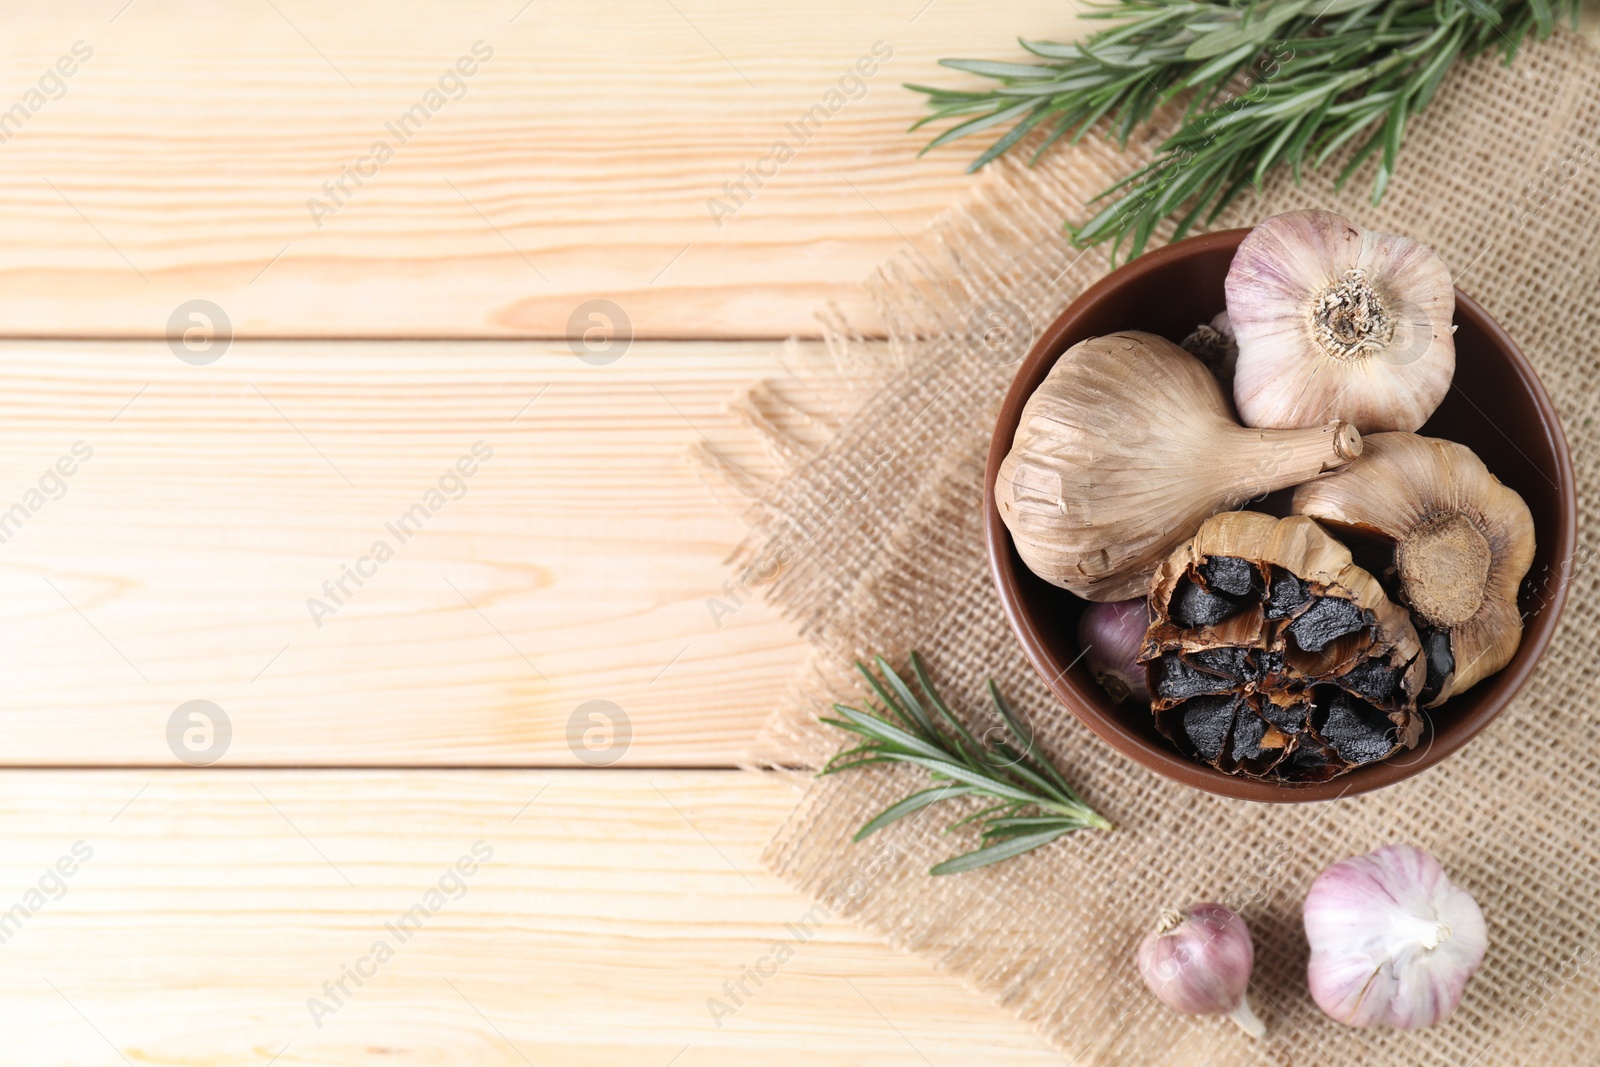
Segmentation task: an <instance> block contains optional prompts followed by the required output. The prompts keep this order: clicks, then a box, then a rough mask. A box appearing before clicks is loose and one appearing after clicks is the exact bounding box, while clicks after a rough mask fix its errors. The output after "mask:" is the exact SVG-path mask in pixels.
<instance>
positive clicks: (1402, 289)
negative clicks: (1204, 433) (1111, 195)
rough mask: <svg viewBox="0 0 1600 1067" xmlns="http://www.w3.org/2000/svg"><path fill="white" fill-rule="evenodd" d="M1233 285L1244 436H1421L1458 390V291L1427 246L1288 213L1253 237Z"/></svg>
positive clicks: (1237, 402) (1233, 270) (1238, 258)
mask: <svg viewBox="0 0 1600 1067" xmlns="http://www.w3.org/2000/svg"><path fill="white" fill-rule="evenodd" d="M1224 287H1225V289H1226V292H1227V300H1228V322H1229V325H1231V326H1232V328H1233V334H1234V339H1235V341H1236V342H1237V344H1238V347H1239V355H1238V359H1237V361H1236V363H1235V366H1234V375H1233V402H1234V406H1235V407H1236V408H1237V409H1238V412H1239V418H1240V420H1241V421H1243V422H1244V424H1245V425H1246V426H1256V427H1273V428H1279V429H1293V428H1298V427H1307V426H1322V425H1325V424H1326V423H1327V422H1329V421H1330V420H1333V419H1340V420H1343V421H1345V422H1348V423H1350V424H1351V425H1352V426H1354V427H1355V428H1356V429H1358V430H1360V431H1361V432H1362V433H1376V432H1379V431H1382V430H1406V431H1415V430H1416V429H1417V428H1418V427H1420V426H1421V425H1422V424H1423V423H1424V422H1426V421H1427V420H1428V416H1429V415H1432V414H1433V411H1434V409H1435V408H1437V407H1438V406H1439V402H1440V401H1441V400H1443V399H1444V396H1445V393H1447V392H1448V391H1449V389H1450V381H1451V378H1452V377H1453V376H1454V375H1455V369H1456V345H1455V334H1454V327H1453V326H1452V325H1451V319H1452V317H1453V316H1454V314H1455V307H1456V295H1455V288H1454V286H1453V285H1452V284H1451V281H1450V271H1449V270H1448V268H1446V267H1445V265H1444V260H1442V259H1440V258H1439V256H1438V254H1437V253H1435V252H1434V251H1433V250H1432V249H1431V248H1429V247H1428V246H1426V245H1424V244H1422V243H1421V242H1420V241H1413V240H1412V239H1411V238H1409V237H1397V236H1395V235H1393V234H1387V233H1374V232H1372V231H1370V230H1364V229H1362V228H1361V227H1359V226H1357V225H1356V224H1355V223H1353V222H1351V221H1350V220H1349V219H1347V218H1344V217H1343V216H1340V215H1335V214H1333V213H1332V212H1331V211H1290V212H1287V213H1285V214H1282V215H1274V216H1273V217H1272V218H1269V219H1267V220H1266V221H1265V222H1263V223H1261V225H1259V226H1257V227H1256V228H1255V229H1253V230H1251V231H1250V233H1249V235H1248V236H1246V237H1245V239H1244V241H1243V242H1242V243H1241V244H1240V245H1239V251H1238V252H1236V253H1235V254H1234V257H1233V263H1232V265H1231V266H1230V267H1229V268H1228V277H1227V279H1226V282H1225V283H1224Z"/></svg>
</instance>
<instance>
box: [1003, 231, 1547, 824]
mask: <svg viewBox="0 0 1600 1067" xmlns="http://www.w3.org/2000/svg"><path fill="white" fill-rule="evenodd" d="M1249 232H1250V230H1249V228H1242V229H1233V230H1218V231H1215V232H1212V233H1204V234H1199V235H1196V236H1193V237H1187V238H1184V239H1183V240H1181V241H1175V242H1173V243H1171V244H1168V245H1164V246H1162V247H1161V248H1158V249H1155V250H1153V251H1151V252H1147V253H1145V254H1144V255H1142V256H1140V257H1138V258H1137V259H1134V260H1132V261H1130V262H1128V263H1125V264H1123V265H1122V266H1121V267H1118V268H1116V269H1115V270H1112V271H1111V272H1110V273H1108V274H1107V275H1106V276H1105V277H1103V278H1101V279H1100V280H1099V281H1097V282H1095V283H1094V284H1093V285H1091V286H1089V288H1087V289H1085V290H1084V291H1083V293H1081V294H1080V295H1079V296H1078V297H1077V298H1076V299H1075V300H1073V301H1072V302H1071V303H1070V304H1068V305H1067V307H1066V308H1065V309H1064V310H1063V311H1062V312H1061V314H1059V315H1058V316H1056V319H1055V321H1054V322H1052V323H1051V324H1050V326H1049V327H1048V328H1047V329H1046V330H1045V331H1044V333H1042V334H1041V335H1040V336H1039V338H1038V339H1037V340H1036V341H1035V342H1034V344H1033V346H1032V347H1031V348H1030V349H1029V350H1028V354H1027V355H1026V356H1025V357H1024V358H1023V360H1022V362H1021V363H1020V364H1019V365H1018V367H1017V372H1016V374H1015V376H1014V377H1013V378H1012V380H1011V384H1010V386H1009V387H1008V388H1007V390H1006V396H1005V400H1004V401H1003V402H1002V404H1001V408H1000V414H999V417H998V418H997V419H996V422H995V429H994V434H993V436H992V437H991V439H990V442H989V455H988V460H987V462H986V464H985V467H984V480H983V526H984V542H985V547H986V550H987V553H988V557H989V573H990V576H991V577H992V578H993V580H994V583H995V588H996V591H997V592H998V594H999V597H1000V603H1001V606H1002V608H1003V609H1004V611H1005V615H1006V621H1007V622H1008V623H1009V624H1010V626H1011V629H1012V632H1013V633H1014V634H1015V635H1016V637H1017V640H1018V641H1019V642H1020V643H1021V645H1022V650H1023V652H1024V654H1025V655H1026V656H1027V658H1028V662H1029V663H1030V664H1031V665H1032V666H1033V668H1034V670H1035V671H1036V672H1038V674H1039V676H1040V677H1041V678H1042V679H1044V682H1045V685H1046V686H1047V687H1048V688H1049V689H1050V691H1051V692H1052V693H1053V694H1054V695H1055V697H1056V699H1057V700H1059V701H1061V702H1062V703H1063V704H1064V705H1066V708H1067V710H1068V711H1070V712H1071V713H1072V715H1073V717H1074V718H1076V719H1077V720H1078V721H1079V722H1081V723H1083V725H1085V726H1087V727H1088V728H1089V729H1090V730H1091V731H1093V732H1094V733H1095V734H1096V735H1097V736H1098V737H1099V738H1100V739H1101V740H1103V741H1105V742H1106V743H1107V744H1109V745H1110V746H1111V747H1112V748H1113V749H1115V750H1116V751H1118V752H1120V753H1121V754H1122V755H1124V756H1126V757H1128V758H1129V759H1131V760H1133V761H1134V762H1135V763H1138V764H1140V765H1141V766H1143V767H1145V768H1146V769H1148V770H1151V771H1153V772H1155V773H1156V774H1159V775H1161V776H1162V777H1164V778H1170V779H1172V780H1174V781H1177V782H1180V783H1182V784H1184V785H1187V786H1190V787H1192V788H1195V789H1200V790H1203V791H1205V792H1208V793H1213V794H1216V795H1218V796H1224V797H1230V798H1234V799H1239V800H1252V801H1259V802H1264V803H1289V804H1292V803H1307V802H1313V801H1321V800H1333V799H1337V798H1339V797H1343V796H1354V795H1357V794H1360V793H1366V792H1370V791H1372V790H1374V789H1381V788H1383V787H1385V786H1389V785H1393V784H1394V783H1396V782H1399V781H1402V780H1404V779H1406V778H1410V777H1412V776H1413V775H1416V774H1420V773H1421V772H1422V771H1424V770H1426V769H1427V768H1429V767H1432V766H1434V765H1435V764H1437V763H1439V762H1441V761H1442V760H1444V759H1445V758H1446V757H1448V756H1450V755H1452V754H1453V753H1455V752H1457V751H1459V750H1460V749H1461V748H1462V747H1464V746H1465V745H1466V744H1467V743H1468V742H1470V741H1471V740H1472V739H1473V738H1474V737H1476V736H1477V735H1478V734H1479V733H1481V732H1482V731H1483V730H1484V728H1485V727H1487V726H1488V725H1489V723H1490V722H1492V721H1494V719H1495V718H1496V717H1497V716H1498V715H1499V714H1500V713H1501V712H1502V711H1504V710H1505V707H1506V705H1507V704H1509V703H1510V702H1511V700H1512V699H1513V698H1514V697H1515V696H1516V694H1517V693H1518V692H1519V691H1520V690H1521V689H1522V687H1523V685H1525V684H1526V682H1527V680H1528V678H1529V676H1530V675H1531V674H1532V673H1533V670H1534V668H1535V667H1536V666H1537V665H1538V663H1539V660H1540V658H1541V657H1542V655H1543V654H1544V650H1545V648H1546V647H1547V646H1548V645H1549V643H1550V639H1551V637H1552V636H1553V635H1554V633H1555V630H1556V627H1557V625H1558V624H1559V622H1560V619H1561V612H1562V609H1563V608H1564V607H1565V606H1566V600H1567V591H1568V585H1569V582H1570V578H1571V568H1570V567H1569V566H1567V565H1566V562H1567V561H1570V560H1571V559H1572V558H1573V551H1574V546H1575V544H1576V541H1577V519H1578V516H1577V506H1576V500H1577V491H1576V484H1575V478H1574V475H1573V469H1572V454H1571V452H1570V451H1569V450H1568V447H1567V438H1566V434H1565V432H1564V431H1563V430H1562V428H1561V420H1560V417H1559V416H1558V415H1557V413H1556V410H1555V406H1554V405H1553V404H1552V403H1551V402H1550V397H1549V394H1547V393H1546V392H1545V388H1544V384H1543V383H1542V382H1541V381H1540V380H1539V376H1538V374H1537V373H1535V371H1534V369H1533V365H1532V364H1531V363H1529V362H1528V359H1527V357H1526V356H1525V355H1523V353H1522V350H1521V349H1520V348H1518V347H1517V344H1516V342H1514V341H1513V340H1512V339H1511V336H1510V335H1509V334H1507V333H1506V331H1505V329H1504V328H1503V327H1501V325H1500V324H1499V323H1498V322H1496V321H1495V320H1494V319H1493V318H1492V317H1491V316H1490V315H1489V314H1488V312H1486V311H1484V309H1483V307H1482V306H1481V305H1480V304H1478V302H1477V301H1475V300H1473V299H1472V298H1471V297H1470V296H1468V295H1467V294H1465V293H1463V292H1462V291H1461V290H1460V289H1459V288H1457V289H1456V291H1455V295H1456V320H1457V321H1462V320H1466V321H1470V322H1471V323H1472V325H1473V326H1474V327H1475V328H1477V329H1478V330H1480V331H1481V332H1482V333H1483V334H1484V335H1485V336H1486V337H1487V338H1488V339H1489V341H1490V342H1491V344H1492V345H1493V346H1494V347H1495V348H1496V349H1498V350H1499V351H1500V352H1501V353H1502V354H1503V356H1504V357H1505V359H1506V362H1507V363H1508V364H1509V365H1510V368H1511V370H1512V371H1513V372H1514V373H1515V374H1516V376H1517V378H1518V379H1519V380H1520V381H1521V383H1522V385H1523V387H1524V388H1525V389H1526V390H1527V392H1528V394H1529V396H1530V397H1531V399H1532V401H1533V406H1534V409H1535V411H1536V412H1537V414H1538V416H1539V424H1540V427H1541V429H1542V430H1543V433H1544V436H1545V439H1546V441H1547V443H1548V445H1549V448H1550V452H1551V454H1553V455H1554V456H1555V458H1556V470H1555V471H1554V472H1553V473H1554V474H1555V479H1554V480H1555V486H1556V499H1557V502H1558V510H1559V517H1558V521H1557V529H1556V531H1555V537H1554V540H1553V544H1552V546H1551V556H1550V558H1551V559H1553V560H1556V561H1558V566H1557V574H1556V577H1555V582H1554V588H1553V589H1552V590H1550V591H1549V595H1548V598H1547V599H1546V600H1545V601H1544V602H1543V604H1542V605H1541V606H1540V608H1539V609H1538V610H1537V611H1536V612H1535V613H1534V615H1533V617H1532V619H1531V620H1530V621H1529V622H1528V623H1527V624H1526V625H1525V626H1524V629H1523V635H1522V641H1521V643H1520V645H1519V646H1518V648H1517V652H1516V653H1515V655H1514V656H1513V657H1512V660H1511V662H1510V663H1508V664H1507V665H1506V666H1505V667H1504V668H1503V669H1501V670H1500V671H1499V673H1497V674H1495V675H1493V676H1491V677H1490V678H1487V679H1485V680H1484V681H1482V682H1480V683H1479V684H1478V686H1477V687H1474V688H1475V689H1476V688H1480V687H1481V688H1483V690H1484V691H1483V693H1482V694H1481V696H1480V698H1479V699H1478V700H1477V701H1476V702H1475V704H1474V706H1473V707H1471V708H1470V709H1467V710H1466V712H1465V713H1464V715H1463V716H1462V717H1461V718H1458V719H1456V720H1455V722H1456V727H1455V729H1453V730H1452V731H1451V732H1450V734H1449V735H1448V736H1447V737H1445V738H1444V739H1442V740H1441V739H1440V738H1438V736H1437V735H1436V734H1435V733H1434V732H1433V731H1432V730H1431V728H1430V730H1429V731H1428V739H1429V743H1428V746H1427V748H1425V749H1423V750H1422V751H1421V753H1420V754H1416V752H1415V750H1414V751H1413V753H1412V754H1410V755H1409V758H1404V757H1402V758H1398V759H1397V758H1395V757H1391V758H1390V759H1387V760H1384V761H1382V762H1379V763H1374V764H1369V765H1367V766H1365V767H1359V768H1357V769H1355V770H1353V771H1350V772H1348V773H1346V774H1343V775H1340V776H1339V777H1337V778H1333V779H1330V780H1329V781H1326V782H1316V783H1311V784H1307V785H1287V784H1281V783H1276V782H1269V781H1258V780H1254V779H1248V778H1239V777H1235V776H1233V775H1229V774H1224V773H1223V772H1221V771H1219V770H1216V769H1215V768H1212V767H1208V766H1206V765H1205V764H1202V763H1197V762H1195V761H1193V760H1190V759H1188V758H1186V757H1185V756H1183V755H1182V754H1180V753H1179V752H1177V751H1176V750H1173V749H1169V748H1164V747H1158V746H1156V745H1154V744H1152V743H1151V742H1150V741H1148V740H1147V739H1146V738H1144V737H1142V736H1140V735H1138V734H1137V733H1135V732H1133V730H1131V729H1130V728H1129V727H1128V726H1127V725H1125V724H1124V723H1123V722H1122V721H1121V719H1120V718H1119V716H1118V715H1117V714H1115V713H1114V712H1111V711H1108V710H1107V706H1106V698H1105V696H1104V694H1103V693H1100V692H1098V690H1096V691H1095V692H1092V693H1091V692H1085V690H1084V689H1083V688H1082V687H1080V686H1078V685H1077V684H1076V683H1075V682H1074V681H1073V680H1072V678H1071V676H1070V675H1069V674H1068V671H1069V669H1070V668H1071V666H1072V663H1069V664H1067V665H1066V666H1062V665H1061V664H1060V663H1059V662H1058V661H1057V660H1056V659H1055V658H1054V657H1053V656H1051V655H1050V653H1049V651H1048V649H1047V648H1046V646H1045V643H1044V641H1043V640H1042V638H1041V636H1040V634H1039V632H1038V630H1037V629H1036V628H1035V627H1034V625H1033V621H1032V619H1031V618H1030V617H1029V615H1028V614H1027V613H1026V612H1025V611H1024V610H1023V607H1022V591H1021V587H1020V578H1021V570H1022V569H1023V564H1022V563H1021V560H1020V557H1018V556H1017V555H1016V554H1015V548H1014V546H1013V545H1012V542H1011V534H1010V531H1009V530H1007V529H1006V526H1005V523H1004V522H1003V521H1002V520H1001V518H1000V512H999V508H997V507H996V506H995V497H994V486H995V481H996V480H997V478H998V476H999V473H1000V464H1001V462H1002V461H1003V460H1004V459H1005V457H1006V454H1007V453H1008V452H1010V450H1011V443H1012V440H1013V438H1014V437H1015V435H1016V430H1017V426H1018V425H1019V424H1020V422H1021V417H1022V408H1023V405H1024V404H1026V402H1027V399H1028V397H1029V396H1031V395H1032V394H1033V391H1034V389H1036V388H1037V387H1038V383H1039V382H1040V381H1042V380H1043V379H1044V376H1045V375H1046V374H1047V373H1048V372H1049V370H1050V368H1051V367H1053V366H1054V365H1055V362H1056V360H1058V359H1059V358H1060V357H1061V355H1062V354H1064V353H1065V352H1066V350H1067V348H1069V347H1070V345H1068V344H1067V343H1066V339H1067V338H1068V337H1069V336H1071V335H1072V334H1073V333H1074V332H1076V331H1077V330H1078V328H1079V321H1080V320H1081V319H1083V318H1084V317H1085V316H1086V315H1087V314H1088V313H1089V312H1090V310H1091V309H1093V308H1094V307H1096V306H1097V305H1098V304H1099V302H1100V301H1101V300H1102V299H1103V298H1104V297H1105V296H1106V295H1107V294H1108V293H1111V292H1113V291H1115V290H1116V289H1118V288H1120V287H1122V286H1123V285H1126V284H1128V283H1130V282H1131V281H1134V280H1136V279H1139V278H1141V277H1143V276H1144V275H1146V274H1149V273H1151V272H1152V271H1156V270H1159V269H1161V268H1162V267H1164V266H1166V265H1167V264H1169V263H1171V262H1173V261H1175V260H1181V259H1186V258H1188V257H1190V256H1193V255H1197V254H1203V253H1207V252H1215V251H1218V250H1221V249H1223V248H1230V247H1231V248H1237V247H1238V245H1239V243H1240V242H1241V241H1242V240H1244V237H1245V235H1246V234H1248V233H1249ZM1451 388H1454V384H1453V383H1452V386H1451ZM1508 440H1509V438H1508ZM1513 447H1515V444H1514V443H1513ZM1546 473H1547V474H1549V473H1552V472H1546ZM1063 592H1065V590H1063ZM1066 595H1069V596H1070V595H1072V594H1070V593H1068V594H1066ZM1076 662H1077V661H1076V660H1074V661H1073V663H1076ZM1422 714H1423V715H1424V716H1425V717H1426V716H1427V715H1428V712H1426V711H1424V712H1422Z"/></svg>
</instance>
